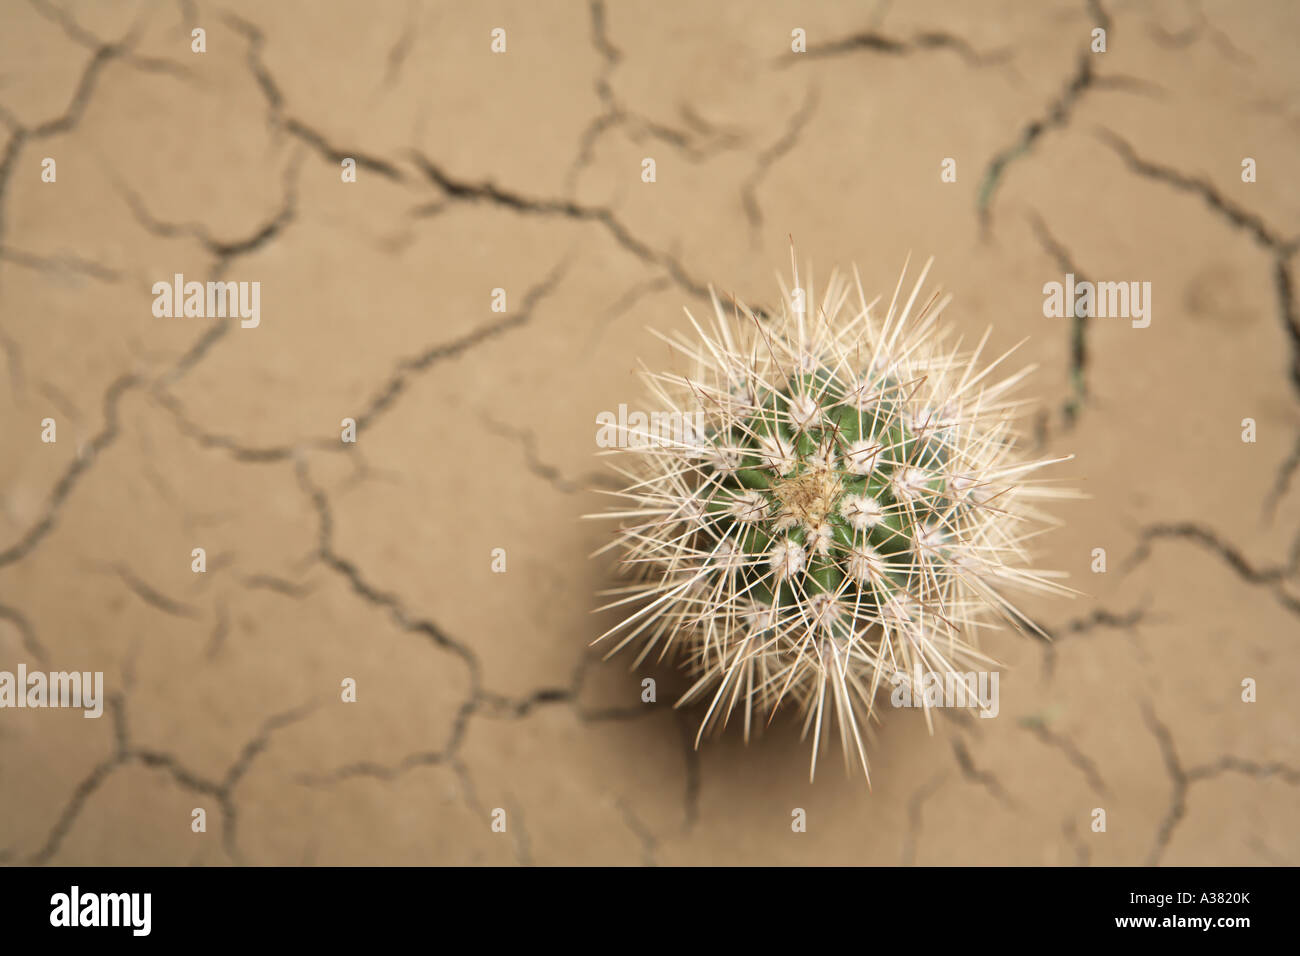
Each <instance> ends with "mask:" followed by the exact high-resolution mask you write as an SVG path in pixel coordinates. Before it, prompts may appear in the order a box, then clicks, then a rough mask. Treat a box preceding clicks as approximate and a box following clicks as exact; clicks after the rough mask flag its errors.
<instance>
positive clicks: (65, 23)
mask: <svg viewBox="0 0 1300 956" xmlns="http://www.w3.org/2000/svg"><path fill="white" fill-rule="evenodd" d="M327 10H328V12H326V8H323V7H322V6H321V5H318V4H306V3H276V4H262V3H229V4H226V3H223V4H209V3H206V2H202V0H199V2H181V3H176V4H169V3H157V4H153V3H128V2H122V3H85V4H68V5H66V6H62V5H57V4H56V3H55V2H54V0H38V2H32V3H28V2H17V0H15V2H9V3H5V4H4V7H3V10H2V11H0V107H2V111H0V114H2V116H3V120H4V122H3V127H2V128H0V137H2V138H0V330H2V331H0V336H2V337H0V346H2V347H3V349H2V350H3V355H4V361H3V363H2V365H3V375H4V378H5V379H6V381H5V382H3V383H2V384H0V416H2V422H3V424H2V425H0V427H2V428H3V436H4V446H3V447H4V456H3V459H0V494H2V498H0V504H2V505H3V507H2V508H0V669H5V670H11V671H12V670H14V669H16V666H17V665H18V664H19V663H25V664H26V665H27V666H28V668H29V669H33V670H34V669H38V668H40V669H45V670H59V669H63V670H79V671H82V670H91V671H94V670H101V671H103V672H104V675H105V686H106V692H107V694H108V695H109V699H108V703H107V705H106V708H105V713H104V716H103V718H102V719H100V720H85V719H83V718H82V716H81V714H80V712H78V711H71V710H39V711H38V710H21V711H20V710H5V711H4V712H3V713H0V811H2V812H0V853H2V854H3V859H4V860H5V861H8V862H10V863H18V864H28V863H35V864H40V863H75V864H124V863H125V864H136V863H164V864H189V863H199V864H230V863H245V864H271V863H286V864H299V863H320V864H341V863H342V864H347V863H392V864H419V863H488V864H495V863H512V862H518V863H538V864H561V863H615V864H639V863H660V864H699V863H839V864H844V863H865V864H897V863H917V864H964V863H997V864H1004V863H1016V864H1020V863H1024V864H1128V863H1153V864H1157V863H1163V864H1193V863H1208V864H1239V863H1245V864H1281V863H1289V864H1296V863H1300V827H1297V825H1296V824H1297V817H1298V816H1300V813H1298V810H1297V807H1300V801H1298V800H1297V786H1300V753H1297V744H1296V735H1295V728H1296V725H1297V714H1298V712H1300V697H1298V696H1297V695H1296V694H1295V692H1294V689H1295V687H1296V686H1297V684H1300V654H1298V653H1297V643H1296V642H1297V632H1298V631H1300V475H1296V474H1295V472H1296V471H1297V470H1298V468H1300V302H1297V292H1296V288H1295V287H1296V276H1297V268H1298V267H1297V263H1296V248H1297V238H1296V237H1297V235H1300V192H1298V191H1297V190H1296V188H1295V171H1296V169H1297V168H1300V166H1298V162H1300V109H1298V108H1297V103H1300V95H1298V94H1300V90H1298V89H1297V87H1298V86H1300V65H1298V64H1297V61H1296V59H1295V56H1294V38H1295V37H1296V35H1297V31H1298V30H1300V7H1297V6H1296V5H1295V4H1292V3H1287V2H1276V3H1241V4H1209V3H1207V4H1204V5H1197V4H1187V3H1136V2H1133V3H1106V4H1104V5H1097V4H1091V5H1089V4H1084V3H1074V2H1060V3H1035V4H1021V3H1015V4H1012V3H1003V4H988V5H978V9H977V5H974V4H957V3H953V4H938V3H919V4H910V3H909V4H896V5H890V4H887V3H864V4H856V5H854V4H824V5H815V6H809V5H803V4H796V3H787V4H769V3H761V4H757V5H756V4H754V3H753V2H750V0H746V2H743V3H722V4H708V5H698V4H688V3H676V4H671V5H669V6H668V7H665V6H664V5H663V4H655V3H635V4H633V3H628V4H617V5H613V4H601V3H595V4H592V5H590V6H587V5H583V4H579V3H569V4H554V5H551V4H545V5H543V4H534V3H530V2H521V3H503V4H481V5H480V4H475V5H473V6H470V5H450V4H448V5H434V4H424V3H419V2H410V3H405V2H383V3H370V4H346V5H345V4H341V3H339V4H329V5H328V7H327ZM498 26H499V27H503V28H505V29H506V31H507V38H508V39H507V42H508V47H507V52H506V53H505V54H503V55H501V54H493V53H491V52H490V49H489V43H490V31H491V30H492V29H493V28H494V27H498ZM195 27H202V28H203V29H204V30H206V44H207V50H206V52H205V53H202V54H197V53H193V52H191V50H190V37H191V30H192V29H193V28H195ZM1095 27H1102V28H1104V29H1106V30H1107V38H1108V50H1107V52H1105V53H1101V54H1098V53H1092V52H1090V51H1089V43H1090V33H1091V31H1092V30H1093V28H1095ZM795 28H802V29H804V30H806V31H807V37H808V50H807V52H806V53H804V54H792V53H791V52H790V37H791V31H792V30H793V29H795ZM1247 156H1249V157H1252V158H1254V159H1255V160H1256V162H1257V164H1258V181H1257V182H1255V183H1250V184H1247V183H1243V182H1242V181H1241V162H1242V159H1243V157H1247ZM46 157H50V158H53V159H55V160H56V163H57V180H56V181H55V182H54V183H46V182H43V181H42V176H41V173H42V160H43V159H44V158H46ZM346 157H351V158H354V159H355V161H356V165H357V182H356V183H354V184H344V183H343V182H341V176H340V163H341V161H342V160H343V159H344V158H346ZM645 157H653V158H654V159H655V160H656V164H657V182H655V183H653V184H646V183H643V182H642V181H641V176H640V174H641V161H642V159H643V158H645ZM945 157H953V158H955V159H956V161H957V181H956V182H955V183H943V182H941V181H940V176H939V171H940V163H941V161H942V160H943V159H944V158H945ZM790 236H793V237H794V241H795V242H796V243H797V246H798V250H799V254H800V258H801V259H806V260H808V261H811V262H813V263H815V264H816V265H817V267H818V270H819V272H820V273H821V274H823V275H824V274H825V273H826V272H827V271H828V270H829V268H830V267H831V266H832V265H834V264H839V265H841V266H848V265H851V264H852V263H853V262H856V263H857V264H858V265H859V266H860V268H861V271H862V275H863V279H864V283H866V284H867V285H868V286H869V287H871V288H872V289H879V290H880V291H882V292H887V291H888V290H889V289H890V288H892V283H893V281H894V280H895V278H896V276H897V273H898V270H899V268H900V267H901V265H902V261H903V258H904V256H905V255H906V254H907V253H908V252H909V251H911V252H913V253H914V254H915V255H917V256H920V257H922V258H923V257H925V256H927V255H930V254H933V255H934V256H935V257H936V259H937V262H936V266H935V269H934V271H933V273H932V275H933V276H935V277H937V278H938V279H939V280H940V281H941V282H942V283H943V285H944V287H945V289H946V290H948V291H950V292H952V293H953V295H954V297H955V299H954V306H953V307H952V308H951V309H950V310H949V312H948V313H947V315H948V318H947V319H946V320H945V321H949V322H952V323H954V324H956V325H958V326H959V327H960V328H961V329H962V330H963V331H965V332H967V333H968V334H969V335H970V336H978V334H980V333H981V332H982V331H983V329H984V328H985V326H986V325H988V324H992V325H993V327H994V331H993V337H992V340H991V347H997V346H1001V347H1003V348H1006V347H1009V346H1010V345H1012V344H1014V343H1015V342H1017V341H1019V340H1021V339H1022V338H1026V337H1028V342H1027V343H1026V344H1025V345H1024V346H1023V348H1022V351H1021V353H1020V354H1021V357H1022V359H1023V360H1024V361H1026V362H1035V363H1037V364H1038V366H1039V370H1038V372H1037V373H1036V374H1035V376H1034V377H1033V378H1032V380H1031V381H1032V385H1031V388H1032V390H1033V391H1035V392H1036V393H1037V394H1038V395H1040V396H1041V398H1042V399H1043V401H1042V404H1041V407H1040V411H1038V412H1037V413H1036V415H1037V417H1036V418H1031V420H1030V423H1029V425H1030V427H1029V428H1028V429H1027V432H1028V435H1029V441H1030V443H1031V444H1033V443H1037V445H1038V446H1039V447H1040V449H1041V450H1042V451H1043V452H1044V453H1050V454H1074V455H1076V456H1077V457H1076V458H1075V460H1074V461H1072V462H1070V463H1069V464H1068V465H1065V466H1061V467H1060V468H1059V469H1058V474H1059V475H1061V476H1062V477H1067V478H1069V479H1070V480H1071V481H1073V482H1074V483H1075V484H1077V485H1078V486H1079V487H1082V488H1084V489H1085V490H1086V492H1087V493H1088V495H1089V497H1088V498H1087V499H1086V500H1080V501H1077V502H1070V503H1068V505H1066V506H1062V507H1061V508H1060V509H1059V513H1060V516H1061V517H1062V519H1063V520H1064V522H1065V524H1064V526H1063V527H1062V528H1060V529H1059V530H1056V531H1053V532H1052V533H1051V534H1049V535H1047V536H1045V537H1044V538H1042V539H1041V543H1040V544H1039V547H1038V550H1039V554H1040V561H1041V564H1042V566H1045V567H1059V568H1063V569H1065V570H1067V571H1069V572H1070V583H1072V584H1073V585H1074V586H1075V587H1077V588H1079V589H1080V590H1081V591H1084V592H1086V593H1085V594H1084V595H1083V596H1081V597H1079V598H1077V599H1075V600H1073V601H1069V600H1061V599H1054V600H1041V601H1035V602H1030V603H1029V604H1028V605H1027V606H1026V607H1025V610H1026V611H1028V612H1029V613H1030V614H1031V615H1032V616H1034V617H1035V618H1036V619H1037V620H1040V621H1042V622H1043V623H1044V626H1045V628H1046V629H1047V630H1048V631H1049V632H1050V633H1051V634H1052V635H1053V637H1054V640H1053V641H1052V642H1050V643H1048V642H1045V641H1040V640H1035V639H1033V638H1029V637H1025V636H1020V635H1016V634H1011V633H999V634H996V635H995V636H993V637H992V638H991V639H990V640H989V642H988V643H987V644H986V646H987V647H988V649H989V650H990V651H991V652H992V653H993V654H994V655H996V656H997V657H998V659H999V660H1000V661H1001V662H1003V664H1004V668H1003V671H1002V684H1001V689H1002V693H1001V712H1000V714H999V716H998V718H997V719H994V720H981V719H977V718H974V717H971V716H965V715H964V714H960V713H959V714H956V715H954V714H953V713H951V712H948V713H946V714H944V715H943V716H941V717H940V719H939V720H938V721H937V722H936V727H935V732H934V734H933V736H931V735H929V734H928V733H927V731H926V728H925V724H924V720H923V719H922V717H921V716H920V715H919V713H918V712H913V711H895V710H892V709H890V708H885V710H884V711H883V714H882V721H881V723H880V725H879V726H878V727H877V728H876V730H875V737H874V740H873V742H872V745H871V756H872V770H873V787H874V789H873V790H871V791H870V792H869V791H868V790H867V788H866V787H865V785H864V784H863V782H862V781H861V779H860V777H859V776H857V775H855V774H847V775H846V774H844V773H843V772H841V770H840V767H839V766H838V764H837V763H836V761H835V760H832V759H828V760H826V761H825V763H824V764H823V767H822V768H821V772H820V773H819V774H818V778H817V780H816V782H815V783H813V784H810V783H809V782H808V774H807V755H806V750H805V745H804V744H802V743H801V742H800V741H799V740H798V734H797V726H795V725H794V724H793V722H792V721H782V720H779V719H778V720H777V721H776V722H775V723H774V724H773V726H772V727H771V729H770V730H769V732H768V733H767V734H766V735H765V736H764V737H763V738H762V739H761V740H760V741H758V742H756V743H754V744H751V745H750V746H749V747H748V748H746V747H745V746H744V745H743V744H742V742H741V741H740V740H739V736H738V734H737V733H735V732H732V733H728V734H726V735H724V736H723V737H721V738H719V739H715V740H708V741H706V742H705V744H704V745H703V747H702V748H701V749H700V750H699V751H696V750H694V749H693V746H692V743H693V731H694V724H695V721H697V720H698V719H699V717H700V714H699V713H698V712H675V711H674V710H673V709H672V707H671V702H672V700H673V699H674V694H673V691H674V690H675V689H676V690H680V689H681V687H682V682H681V681H680V679H679V678H676V677H675V676H674V674H673V672H672V670H671V669H669V668H659V669H645V670H637V671H634V672H629V671H628V660H629V659H627V658H624V659H621V660H615V661H610V662H602V661H601V660H600V659H599V658H598V657H597V656H595V655H594V654H593V653H592V652H591V651H589V650H588V648H587V645H588V642H589V641H590V640H591V639H592V638H594V637H595V636H596V635H598V634H599V633H601V632H602V631H603V630H605V628H606V627H608V626H609V625H610V624H611V623H612V620H610V619H609V618H608V617H607V616H603V615H595V616H593V615H592V614H591V613H590V612H589V609H590V608H591V607H592V606H594V604H595V603H596V598H595V596H594V592H595V591H597V590H598V589H599V588H602V587H605V586H608V585H609V583H610V575H611V568H610V567H609V566H608V565H607V564H604V563H602V562H600V561H589V560H588V559H587V557H586V556H587V554H588V553H589V552H591V551H592V550H594V549H595V548H596V547H597V546H599V545H600V544H601V543H603V541H604V540H606V538H605V535H606V534H607V533H608V530H609V529H608V528H607V527H606V526H604V525H597V524H595V523H590V522H587V523H584V522H580V521H579V520H577V518H578V516H579V515H581V514H583V513H585V512H588V511H591V510H595V509H596V508H598V507H600V505H601V501H600V498H599V496H598V495H597V494H596V493H595V492H594V491H593V490H592V489H593V488H599V487H601V485H602V484H604V483H607V482H608V479H607V478H606V477H603V475H602V472H601V470H600V468H599V467H598V465H599V461H598V460H597V459H596V458H594V452H595V450H596V449H595V443H594V434H595V426H594V420H595V416H596V414H597V413H598V412H599V411H601V410H604V409H611V408H617V407H618V404H619V403H620V402H627V403H636V402H637V401H638V400H639V399H640V398H641V393H640V391H639V387H638V386H637V384H636V382H635V380H634V377H633V369H634V367H635V362H636V359H637V358H638V357H640V358H644V359H645V360H646V362H647V363H648V364H649V365H651V366H657V365H663V364H665V362H667V361H668V356H667V354H666V352H665V350H664V349H663V347H662V345H660V344H659V343H658V340H656V339H654V338H653V337H652V336H651V335H650V334H649V333H648V332H647V331H646V330H645V327H646V326H653V327H656V328H658V329H660V330H663V331H671V330H673V329H676V328H683V327H685V322H686V320H685V318H684V316H683V314H682V310H681V309H682V306H683V305H685V306H687V307H689V308H691V309H692V310H694V311H695V312H696V313H697V314H698V313H699V312H700V311H703V310H706V309H707V295H708V286H709V285H710V284H713V285H714V286H716V287H717V288H718V289H719V290H720V291H722V292H723V293H725V294H734V295H736V296H738V297H739V298H741V299H743V300H745V301H747V302H750V303H752V304H754V305H756V306H761V305H765V304H771V303H773V301H774V300H775V295H774V293H775V292H776V290H777V286H776V283H775V280H774V275H773V274H774V272H776V271H778V270H784V269H785V268H786V267H787V266H788V259H789V254H788V243H789V237H790ZM1066 272H1072V273H1074V274H1075V275H1076V276H1078V277H1080V278H1084V277H1087V278H1089V279H1093V280H1117V281H1119V280H1123V281H1132V280H1140V281H1149V282H1151V283H1152V322H1151V325H1150V327H1149V328H1146V329H1134V328H1132V327H1131V326H1130V324H1129V323H1128V322H1127V321H1125V320H1114V319H1093V320H1088V321H1079V322H1072V321H1071V320H1067V319H1047V318H1044V317H1043V314H1042V302H1043V293H1042V286H1043V284H1044V283H1045V282H1049V281H1053V280H1056V281H1060V280H1061V279H1062V278H1063V275H1064V273H1066ZM175 273H183V274H184V275H185V276H186V277H187V279H198V280H200V281H202V280H206V279H213V278H217V277H221V278H225V279H229V280H232V281H257V282H260V283H261V288H262V301H261V312H262V317H261V324H260V325H259V326H258V327H257V328H248V329H246V328H241V327H240V326H239V324H238V322H237V321H232V320H229V319H208V318H174V319H173V318H157V317H155V316H154V315H153V314H152V312H151V304H152V295H151V293H150V289H151V286H152V284H153V283H154V282H157V281H160V280H162V281H166V280H169V279H170V278H171V277H172V276H173V275H174V274H175ZM495 288H503V289H505V290H506V291H507V306H508V307H507V311H506V312H504V313H497V312H493V311H492V310H491V308H490V304H491V297H492V290H493V289H495ZM999 351H1000V349H999ZM994 354H996V353H994ZM347 417H351V418H354V419H355V420H356V422H357V425H358V441H357V442H356V444H355V445H345V444H343V443H342V442H341V441H340V440H339V433H340V422H341V420H342V419H344V418H347ZM46 418H53V419H55V421H56V422H57V441H56V442H55V443H53V444H50V443H45V442H43V441H42V440H41V432H42V425H41V422H42V420H43V419H46ZM1244 418H1252V419H1254V420H1255V421H1256V423H1257V429H1258V440H1257V441H1256V442H1254V443H1245V442H1243V441H1242V440H1241V422H1242V419H1244ZM197 547H202V548H204V549H205V550H206V554H207V556H208V563H207V570H206V572H205V573H201V574H197V573H194V572H193V571H192V570H191V551H192V549H194V548H197ZM498 547H500V548H504V549H506V552H507V555H508V571H507V572H506V573H505V574H494V573H492V570H491V557H490V552H491V550H492V549H493V548H498ZM1095 548H1105V549H1106V552H1107V555H1108V570H1107V571H1106V573H1104V574H1094V573H1092V570H1091V563H1092V552H1093V549H1095ZM643 676H655V677H656V678H657V679H658V680H659V682H660V692H659V702H658V703H656V704H643V703H642V702H641V700H640V681H641V678H642V677H643ZM348 677H350V678H353V679H355V680H356V682H357V696H358V700H357V702H356V703H351V704H348V703H343V702H342V701H341V700H340V690H339V688H340V682H341V681H342V680H343V679H344V678H348ZM1246 678H1251V679H1253V680H1255V681H1256V682H1257V685H1258V699H1257V701H1256V702H1254V703H1245V702H1243V701H1242V699H1241V695H1242V687H1241V685H1242V681H1243V680H1244V679H1246ZM195 807H203V808H205V810H206V812H207V820H208V826H207V832H205V833H195V832H192V830H191V825H190V824H191V811H192V810H193V808H195ZM795 807H802V808H804V809H805V810H806V811H807V819H808V827H807V832H806V833H793V832H792V831H791V825H790V824H791V811H792V809H793V808H795ZM1098 807H1100V808H1104V809H1105V811H1106V814H1107V827H1106V830H1105V832H1100V833H1099V832H1094V831H1093V829H1092V820H1093V817H1092V811H1093V809H1094V808H1098ZM494 808H503V809H505V810H506V811H507V821H508V826H507V832H506V833H504V834H502V833H494V832H493V831H492V829H491V826H490V817H491V814H492V811H493V809H494Z"/></svg>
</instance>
